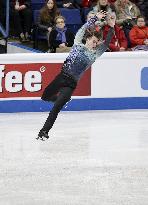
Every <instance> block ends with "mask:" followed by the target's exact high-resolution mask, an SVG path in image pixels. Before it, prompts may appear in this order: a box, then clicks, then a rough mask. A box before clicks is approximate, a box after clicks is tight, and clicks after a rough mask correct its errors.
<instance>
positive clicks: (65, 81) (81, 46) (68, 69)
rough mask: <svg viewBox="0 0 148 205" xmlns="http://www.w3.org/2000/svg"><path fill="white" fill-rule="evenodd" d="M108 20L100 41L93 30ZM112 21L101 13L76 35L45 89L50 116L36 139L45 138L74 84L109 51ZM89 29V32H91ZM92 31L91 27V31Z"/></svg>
mask: <svg viewBox="0 0 148 205" xmlns="http://www.w3.org/2000/svg"><path fill="white" fill-rule="evenodd" d="M105 17H106V18H108V25H109V26H110V30H109V32H108V35H107V38H106V41H105V42H103V41H102V33H101V32H97V31H96V30H95V22H96V21H99V20H100V21H101V20H103V19H104V18H105ZM114 25H115V19H112V18H111V15H110V14H106V13H105V12H103V11H101V12H99V13H97V14H96V15H95V16H94V17H93V18H91V19H90V20H89V21H88V22H87V23H86V24H84V25H83V26H82V27H81V28H80V29H79V31H78V32H77V34H76V36H75V41H74V45H73V47H72V49H71V51H70V53H69V55H68V57H67V58H66V60H65V61H64V64H63V66H62V69H61V72H60V73H59V74H58V75H57V76H56V77H55V79H54V80H53V81H52V82H51V83H50V84H49V85H48V86H47V87H46V88H45V90H44V92H43V95H42V97H41V98H42V100H44V101H52V102H54V105H53V108H52V110H51V111H50V113H49V116H48V118H47V120H46V122H45V124H44V126H43V128H42V129H41V130H40V132H39V134H38V137H37V138H36V139H40V140H45V139H48V138H49V136H48V132H49V130H50V129H51V128H52V126H53V124H54V122H55V120H56V118H57V115H58V113H59V112H60V110H61V109H62V107H63V106H64V105H65V104H66V103H67V102H68V101H69V100H70V99H71V96H72V93H73V91H74V90H75V88H76V86H77V82H78V81H79V79H80V78H81V76H82V75H83V73H84V72H85V71H86V70H87V69H88V68H89V67H90V66H91V65H92V64H93V63H94V62H95V60H96V58H97V57H99V56H101V55H102V54H103V53H104V52H105V51H106V49H107V48H108V45H109V42H110V40H111V38H112V35H113V32H114ZM90 28H91V29H90ZM92 28H94V29H93V30H92Z"/></svg>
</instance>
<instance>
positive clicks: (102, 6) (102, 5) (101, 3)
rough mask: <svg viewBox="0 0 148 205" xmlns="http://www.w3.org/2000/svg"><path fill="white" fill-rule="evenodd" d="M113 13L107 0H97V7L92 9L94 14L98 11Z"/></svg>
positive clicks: (113, 8) (112, 6)
mask: <svg viewBox="0 0 148 205" xmlns="http://www.w3.org/2000/svg"><path fill="white" fill-rule="evenodd" d="M101 10H102V11H106V12H113V11H115V7H114V5H111V4H110V3H109V2H108V0H98V1H97V5H96V6H94V7H93V11H94V12H96V13H97V12H99V11H101Z"/></svg>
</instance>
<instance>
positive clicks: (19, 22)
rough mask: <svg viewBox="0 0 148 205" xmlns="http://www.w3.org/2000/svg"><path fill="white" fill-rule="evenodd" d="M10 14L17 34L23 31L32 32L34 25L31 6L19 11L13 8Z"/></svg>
mask: <svg viewBox="0 0 148 205" xmlns="http://www.w3.org/2000/svg"><path fill="white" fill-rule="evenodd" d="M10 16H11V18H12V19H11V20H12V22H11V23H12V24H13V27H14V30H15V32H16V35H18V36H19V35H20V34H21V33H23V32H24V33H25V32H28V33H30V32H31V27H32V11H31V9H30V8H26V9H23V10H21V11H17V10H15V9H12V10H11V11H10Z"/></svg>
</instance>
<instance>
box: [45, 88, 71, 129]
mask: <svg viewBox="0 0 148 205" xmlns="http://www.w3.org/2000/svg"><path fill="white" fill-rule="evenodd" d="M72 93H73V89H72V88H70V87H64V88H62V89H61V90H60V93H59V96H58V98H57V100H56V102H55V104H54V106H53V108H52V110H51V111H50V113H49V116H48V118H47V120H46V122H45V124H44V126H43V130H46V131H47V132H48V131H49V130H50V129H51V128H52V126H53V124H54V122H55V120H56V118H57V115H58V113H59V112H60V110H61V109H62V108H63V106H64V105H65V104H66V103H67V102H68V101H69V100H70V99H71V95H72Z"/></svg>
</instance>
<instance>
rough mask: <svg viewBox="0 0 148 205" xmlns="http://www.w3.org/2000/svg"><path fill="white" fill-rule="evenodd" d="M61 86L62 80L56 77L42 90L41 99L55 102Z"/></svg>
mask: <svg viewBox="0 0 148 205" xmlns="http://www.w3.org/2000/svg"><path fill="white" fill-rule="evenodd" d="M61 86H62V80H61V77H60V75H58V76H57V77H56V78H55V79H54V80H53V81H52V82H51V83H50V84H49V85H48V86H47V87H46V88H45V90H44V92H43V94H42V97H41V99H42V100H44V101H52V102H55V101H56V99H57V93H58V92H59V90H60V88H61Z"/></svg>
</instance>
